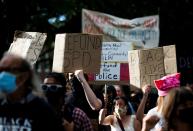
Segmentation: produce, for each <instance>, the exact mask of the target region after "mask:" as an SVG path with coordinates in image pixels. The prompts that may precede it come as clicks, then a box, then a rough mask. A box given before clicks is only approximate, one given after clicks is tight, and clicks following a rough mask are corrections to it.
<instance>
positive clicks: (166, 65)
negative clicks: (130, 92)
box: [128, 45, 177, 88]
mask: <svg viewBox="0 0 193 131" xmlns="http://www.w3.org/2000/svg"><path fill="white" fill-rule="evenodd" d="M128 56H129V57H128V59H129V69H130V84H131V86H133V87H137V88H141V87H142V86H144V85H145V84H150V85H152V86H154V83H153V80H156V79H159V78H161V77H163V76H164V75H166V74H172V73H176V72H177V63H176V54H175V45H171V46H164V47H159V48H152V49H143V50H134V51H129V54H128Z"/></svg>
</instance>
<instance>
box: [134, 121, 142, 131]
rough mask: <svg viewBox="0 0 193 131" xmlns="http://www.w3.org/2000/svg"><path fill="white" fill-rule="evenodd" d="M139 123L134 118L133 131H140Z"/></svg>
mask: <svg viewBox="0 0 193 131" xmlns="http://www.w3.org/2000/svg"><path fill="white" fill-rule="evenodd" d="M141 126H142V125H141V122H140V121H138V120H137V119H136V118H135V119H134V129H135V131H141Z"/></svg>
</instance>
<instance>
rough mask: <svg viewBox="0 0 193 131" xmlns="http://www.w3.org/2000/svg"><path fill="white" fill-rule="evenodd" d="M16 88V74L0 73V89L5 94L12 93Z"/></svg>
mask: <svg viewBox="0 0 193 131" xmlns="http://www.w3.org/2000/svg"><path fill="white" fill-rule="evenodd" d="M15 90H16V76H15V75H13V74H11V73H8V72H4V71H3V72H1V73H0V91H1V92H3V93H6V94H10V93H13V92H14V91H15Z"/></svg>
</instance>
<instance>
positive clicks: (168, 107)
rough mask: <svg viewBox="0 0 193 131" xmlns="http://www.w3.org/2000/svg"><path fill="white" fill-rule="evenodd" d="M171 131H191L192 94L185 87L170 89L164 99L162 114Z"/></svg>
mask: <svg viewBox="0 0 193 131" xmlns="http://www.w3.org/2000/svg"><path fill="white" fill-rule="evenodd" d="M162 114H163V116H164V117H165V119H166V120H167V121H168V129H169V130H172V131H182V130H183V131H192V130H193V121H192V118H193V93H192V91H191V90H190V89H189V88H187V87H181V88H178V89H172V90H171V91H170V92H169V94H168V95H167V96H166V97H165V100H164V108H163V112H162Z"/></svg>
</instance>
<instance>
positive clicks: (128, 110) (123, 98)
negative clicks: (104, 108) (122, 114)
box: [113, 96, 132, 115]
mask: <svg viewBox="0 0 193 131" xmlns="http://www.w3.org/2000/svg"><path fill="white" fill-rule="evenodd" d="M120 99H122V100H123V101H124V103H125V106H126V107H127V113H126V115H131V114H132V113H131V108H129V104H128V99H127V98H126V97H123V96H117V97H116V98H115V99H114V102H113V103H114V110H115V104H116V102H117V101H118V100H120Z"/></svg>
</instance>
